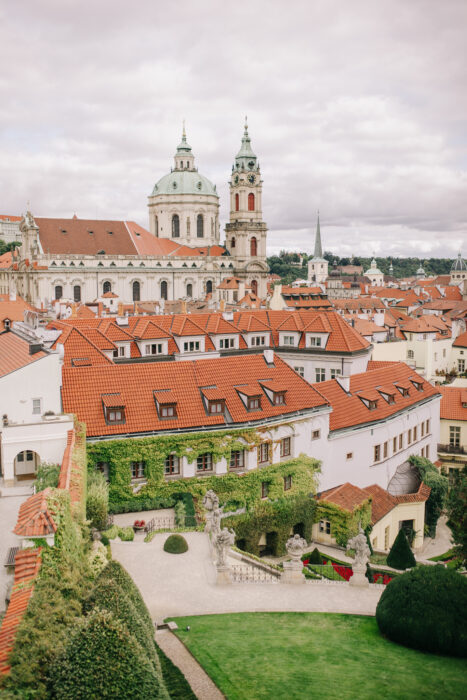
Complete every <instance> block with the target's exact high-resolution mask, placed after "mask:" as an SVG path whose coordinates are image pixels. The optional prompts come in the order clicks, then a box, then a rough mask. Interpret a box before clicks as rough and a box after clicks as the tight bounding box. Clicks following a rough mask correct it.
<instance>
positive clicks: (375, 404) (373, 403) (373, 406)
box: [368, 401, 378, 411]
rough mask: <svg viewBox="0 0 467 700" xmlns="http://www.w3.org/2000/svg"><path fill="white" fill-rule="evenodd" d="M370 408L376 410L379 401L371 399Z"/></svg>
mask: <svg viewBox="0 0 467 700" xmlns="http://www.w3.org/2000/svg"><path fill="white" fill-rule="evenodd" d="M368 408H369V409H370V411H374V410H375V409H376V408H378V402H377V401H369V402H368Z"/></svg>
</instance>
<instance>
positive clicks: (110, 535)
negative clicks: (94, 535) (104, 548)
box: [102, 525, 119, 540]
mask: <svg viewBox="0 0 467 700" xmlns="http://www.w3.org/2000/svg"><path fill="white" fill-rule="evenodd" d="M118 532H119V527H118V525H111V527H109V528H108V529H107V530H104V532H103V533H102V536H103V537H106V538H107V539H108V540H114V539H115V538H116V537H118Z"/></svg>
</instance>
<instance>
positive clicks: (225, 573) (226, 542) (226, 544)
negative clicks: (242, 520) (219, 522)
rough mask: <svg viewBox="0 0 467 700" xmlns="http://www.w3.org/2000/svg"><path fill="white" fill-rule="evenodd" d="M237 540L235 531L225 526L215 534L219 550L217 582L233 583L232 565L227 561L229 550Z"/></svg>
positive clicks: (217, 549)
mask: <svg viewBox="0 0 467 700" xmlns="http://www.w3.org/2000/svg"><path fill="white" fill-rule="evenodd" d="M234 542H235V532H234V531H233V530H228V529H227V528H226V527H224V528H223V529H222V530H220V531H219V532H218V533H217V534H216V535H215V545H216V551H217V564H216V567H217V583H231V582H232V579H231V576H230V566H229V564H228V563H227V551H228V549H230V547H232V546H233V544H234Z"/></svg>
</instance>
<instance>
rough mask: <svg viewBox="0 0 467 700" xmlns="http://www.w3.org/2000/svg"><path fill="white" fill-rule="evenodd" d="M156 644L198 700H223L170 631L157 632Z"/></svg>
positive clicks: (215, 687) (197, 664)
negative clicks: (178, 671)
mask: <svg viewBox="0 0 467 700" xmlns="http://www.w3.org/2000/svg"><path fill="white" fill-rule="evenodd" d="M156 642H157V643H158V645H159V646H160V648H161V649H162V651H163V652H164V653H165V654H166V656H168V657H169V659H170V660H171V661H173V663H174V664H175V665H176V666H178V668H179V669H180V671H181V672H182V673H183V675H184V676H185V678H186V679H187V681H188V683H189V684H190V685H191V688H192V690H193V692H194V694H195V695H196V697H197V698H199V700H224V695H223V694H222V693H221V691H220V690H219V688H218V687H217V685H215V684H214V683H213V682H212V680H211V679H210V678H209V676H208V675H207V673H206V672H205V671H204V670H203V668H202V667H201V666H200V665H199V663H198V662H197V661H196V659H195V658H194V656H192V655H191V653H190V652H189V651H188V649H187V648H186V646H185V645H184V644H183V643H182V642H181V641H180V640H179V639H178V637H176V636H175V635H174V634H173V632H171V631H170V630H166V629H163V630H158V631H157V632H156Z"/></svg>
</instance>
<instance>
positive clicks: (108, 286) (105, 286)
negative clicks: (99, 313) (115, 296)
mask: <svg viewBox="0 0 467 700" xmlns="http://www.w3.org/2000/svg"><path fill="white" fill-rule="evenodd" d="M111 291H112V285H111V284H110V282H104V284H103V285H102V292H103V294H107V292H111Z"/></svg>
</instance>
